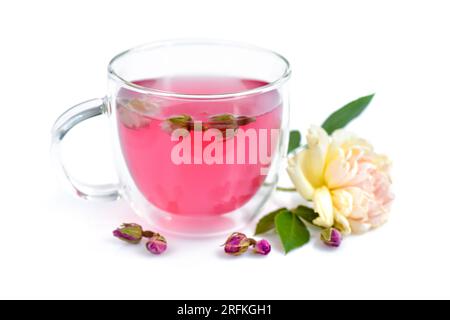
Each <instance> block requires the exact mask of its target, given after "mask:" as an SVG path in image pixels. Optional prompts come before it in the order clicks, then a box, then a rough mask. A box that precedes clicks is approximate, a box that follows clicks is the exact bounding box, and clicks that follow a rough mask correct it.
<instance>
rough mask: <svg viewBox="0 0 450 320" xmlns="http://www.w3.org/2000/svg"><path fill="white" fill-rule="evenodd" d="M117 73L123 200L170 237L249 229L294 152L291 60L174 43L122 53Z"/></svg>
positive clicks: (111, 84)
mask: <svg viewBox="0 0 450 320" xmlns="http://www.w3.org/2000/svg"><path fill="white" fill-rule="evenodd" d="M108 71H109V72H108V75H109V77H108V78H109V81H108V96H107V97H106V98H105V99H104V101H105V105H106V106H107V107H106V108H105V110H106V111H107V112H106V114H107V115H108V116H109V118H110V120H111V124H112V126H111V127H112V128H113V133H114V138H113V142H114V149H115V157H116V164H117V171H118V172H117V173H118V177H119V183H118V184H117V189H118V194H120V196H122V197H124V198H125V199H126V200H127V201H128V202H129V203H130V205H131V206H132V208H133V209H134V211H136V212H137V213H138V214H139V215H140V216H142V217H144V218H145V219H147V220H148V221H149V223H151V224H152V225H154V227H155V228H157V229H160V231H162V232H170V233H174V234H180V235H193V236H211V235H218V234H224V233H228V232H232V231H238V230H239V229H241V228H243V227H245V226H247V225H248V223H249V222H250V221H251V220H252V218H254V217H255V215H256V214H258V213H259V211H260V209H261V207H262V206H263V205H264V203H265V202H266V200H267V199H268V197H269V196H270V194H271V192H272V190H273V189H274V187H275V185H276V182H277V171H278V169H279V165H280V160H281V158H282V157H283V156H284V155H285V152H286V149H287V133H288V128H287V125H288V108H289V106H288V100H287V89H286V86H285V84H286V82H287V80H288V79H289V76H290V69H289V64H288V62H287V61H286V59H284V58H283V57H282V56H280V55H278V54H276V53H274V52H272V51H268V50H265V49H261V48H256V47H252V46H247V45H242V44H236V43H227V42H214V41H206V42H204V41H171V42H162V43H155V44H150V45H146V46H142V47H138V48H135V49H131V50H129V51H126V52H124V53H122V54H119V55H118V56H116V57H115V58H114V59H113V60H112V61H111V63H110V65H109V69H108Z"/></svg>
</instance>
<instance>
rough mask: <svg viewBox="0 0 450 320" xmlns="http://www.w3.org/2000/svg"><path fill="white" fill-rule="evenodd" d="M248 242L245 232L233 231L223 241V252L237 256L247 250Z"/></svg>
mask: <svg viewBox="0 0 450 320" xmlns="http://www.w3.org/2000/svg"><path fill="white" fill-rule="evenodd" d="M250 243H251V242H250V240H249V239H248V238H247V236H246V235H245V234H243V233H239V232H235V233H233V234H232V235H231V236H229V237H228V239H227V241H226V242H225V253H227V254H230V255H233V256H239V255H241V254H243V253H245V252H246V251H247V250H248V247H249V246H250Z"/></svg>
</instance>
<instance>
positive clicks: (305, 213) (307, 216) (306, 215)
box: [291, 206, 319, 224]
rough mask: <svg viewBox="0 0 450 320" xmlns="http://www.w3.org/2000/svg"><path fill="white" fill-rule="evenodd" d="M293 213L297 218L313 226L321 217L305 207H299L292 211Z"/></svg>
mask: <svg viewBox="0 0 450 320" xmlns="http://www.w3.org/2000/svg"><path fill="white" fill-rule="evenodd" d="M291 211H292V213H293V214H295V215H296V216H297V217H299V218H301V219H303V220H305V221H306V222H309V223H311V224H313V221H314V220H316V219H317V218H318V217H319V215H318V214H317V213H316V212H314V210H313V209H311V208H308V207H305V206H298V207H297V208H295V209H292V210H291Z"/></svg>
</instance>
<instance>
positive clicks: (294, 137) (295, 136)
mask: <svg viewBox="0 0 450 320" xmlns="http://www.w3.org/2000/svg"><path fill="white" fill-rule="evenodd" d="M301 142H302V135H301V133H300V131H298V130H292V131H291V132H290V133H289V148H288V153H291V152H292V151H294V150H295V149H297V148H298V147H300V143H301Z"/></svg>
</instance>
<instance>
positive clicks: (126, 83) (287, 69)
mask: <svg viewBox="0 0 450 320" xmlns="http://www.w3.org/2000/svg"><path fill="white" fill-rule="evenodd" d="M185 45H208V46H226V47H235V48H241V49H248V50H254V51H257V52H262V53H264V52H265V53H268V54H270V55H272V56H273V57H275V58H277V59H279V60H280V61H282V62H283V64H284V70H283V72H282V74H281V75H280V76H279V77H278V78H277V79H276V80H274V81H272V82H269V83H268V84H266V85H264V86H261V87H257V88H253V89H249V90H244V91H238V92H230V93H224V94H184V93H177V92H170V91H163V90H158V89H152V88H148V87H143V86H140V85H137V84H135V83H133V82H131V81H133V80H131V81H130V80H127V79H124V78H123V77H121V76H120V75H119V74H118V73H117V72H116V71H115V70H114V66H113V65H114V63H115V62H116V61H118V60H119V59H121V58H123V57H125V56H126V55H128V54H132V53H135V52H140V51H148V50H153V49H158V48H162V47H177V46H185ZM108 74H109V76H110V77H112V78H113V79H115V80H117V81H119V82H120V83H121V84H122V86H123V87H126V88H128V89H130V90H133V91H136V92H139V93H143V94H152V95H158V96H163V97H172V98H180V99H228V98H236V97H241V96H247V95H253V94H260V93H264V92H268V91H272V90H274V89H276V88H279V87H280V86H281V85H282V84H283V83H284V82H286V81H287V80H288V79H289V78H290V76H291V66H290V63H289V61H288V60H287V59H286V58H285V57H283V56H282V55H281V54H279V53H277V52H275V51H272V50H269V49H265V48H262V47H258V46H254V45H250V44H245V43H240V42H233V41H222V40H199V39H193V40H192V39H185V40H165V41H157V42H151V43H148V44H144V45H140V46H136V47H134V48H131V49H129V50H126V51H123V52H121V53H119V54H118V55H116V56H115V57H114V58H112V60H111V61H110V62H109V65H108Z"/></svg>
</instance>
